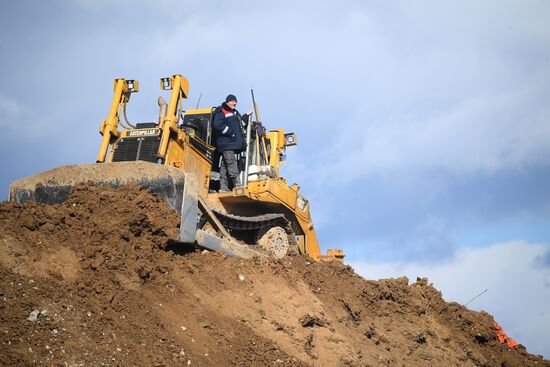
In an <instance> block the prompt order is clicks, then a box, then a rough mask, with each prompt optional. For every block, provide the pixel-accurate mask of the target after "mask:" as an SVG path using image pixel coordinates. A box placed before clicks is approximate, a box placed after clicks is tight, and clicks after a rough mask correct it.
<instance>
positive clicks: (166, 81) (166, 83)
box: [160, 78, 172, 90]
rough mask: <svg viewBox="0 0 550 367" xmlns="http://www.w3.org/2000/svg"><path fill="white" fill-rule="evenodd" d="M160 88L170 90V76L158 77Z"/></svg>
mask: <svg viewBox="0 0 550 367" xmlns="http://www.w3.org/2000/svg"><path fill="white" fill-rule="evenodd" d="M160 89H162V90H170V89H172V81H171V80H170V78H160Z"/></svg>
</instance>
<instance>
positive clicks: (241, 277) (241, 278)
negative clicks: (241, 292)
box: [239, 274, 246, 282]
mask: <svg viewBox="0 0 550 367" xmlns="http://www.w3.org/2000/svg"><path fill="white" fill-rule="evenodd" d="M245 279H246V278H245V277H244V275H242V274H239V280H240V281H241V282H244V280H245Z"/></svg>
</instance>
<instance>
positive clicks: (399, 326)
mask: <svg viewBox="0 0 550 367" xmlns="http://www.w3.org/2000/svg"><path fill="white" fill-rule="evenodd" d="M178 224H179V217H178V215H177V213H176V212H175V211H173V210H172V209H170V208H169V207H168V206H167V205H165V203H164V202H163V201H161V200H159V199H157V198H156V197H155V196H153V195H151V194H149V192H147V191H144V190H141V189H139V188H137V187H126V188H124V189H121V190H105V189H100V188H96V187H83V186H81V187H79V188H77V189H76V190H74V191H73V193H72V194H71V196H70V197H69V199H68V201H66V202H65V203H63V204H59V205H53V206H44V205H36V204H31V203H28V204H24V205H20V204H15V203H12V202H5V203H2V204H1V205H0V245H1V246H0V276H1V277H2V282H1V285H0V297H1V300H2V302H1V303H0V321H1V323H0V364H1V365H5V366H27V365H42V366H50V365H55V366H81V365H82V366H137V365H140V366H182V365H183V366H187V365H192V366H193V365H196V366H550V362H548V361H544V360H543V359H542V358H541V357H540V356H533V355H530V354H528V353H527V352H526V350H525V349H524V348H523V347H521V346H520V348H518V349H511V348H509V347H508V346H506V345H502V344H500V343H499V342H498V340H497V338H496V333H495V329H494V327H493V322H494V320H493V318H492V317H491V316H490V315H488V314H486V313H483V312H481V313H479V312H474V311H470V310H468V309H466V308H465V307H463V306H461V305H459V304H457V303H447V302H445V301H443V299H442V298H441V294H440V292H438V291H437V290H436V289H434V288H433V287H432V286H431V285H430V284H428V282H427V280H426V279H419V280H417V281H416V283H414V284H412V285H409V281H408V279H406V278H399V279H386V280H381V281H367V280H365V279H363V278H361V277H359V276H358V275H356V274H355V273H354V272H353V270H352V269H351V268H350V267H348V266H345V265H339V264H319V263H314V262H312V261H311V260H310V259H308V258H305V257H300V256H296V257H287V258H285V259H283V260H280V261H274V260H265V259H264V260H243V259H236V258H228V257H224V256H222V255H219V254H216V253H211V252H204V253H203V252H200V251H195V250H193V249H186V248H181V246H179V245H177V244H175V243H174V242H173V239H175V238H177V235H178Z"/></svg>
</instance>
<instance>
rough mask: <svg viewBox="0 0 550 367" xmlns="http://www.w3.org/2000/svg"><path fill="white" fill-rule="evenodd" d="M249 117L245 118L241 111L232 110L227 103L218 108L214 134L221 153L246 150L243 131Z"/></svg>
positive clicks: (215, 116)
mask: <svg viewBox="0 0 550 367" xmlns="http://www.w3.org/2000/svg"><path fill="white" fill-rule="evenodd" d="M248 117H249V116H248V115H244V118H243V117H242V116H241V114H240V113H239V111H237V110H231V108H229V106H227V104H225V103H224V104H222V105H221V106H219V107H217V108H216V114H215V115H214V133H215V139H216V140H215V141H216V148H217V149H218V151H219V152H224V151H226V150H234V151H235V152H237V153H238V152H241V151H242V150H243V149H245V148H246V142H245V140H244V132H243V130H244V127H246V124H247V123H248ZM243 126H244V127H243Z"/></svg>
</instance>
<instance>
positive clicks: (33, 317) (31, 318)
mask: <svg viewBox="0 0 550 367" xmlns="http://www.w3.org/2000/svg"><path fill="white" fill-rule="evenodd" d="M39 314H40V311H38V310H34V311H32V312H31V314H30V315H29V317H28V318H27V320H29V321H30V322H35V321H36V320H38V315H39Z"/></svg>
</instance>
